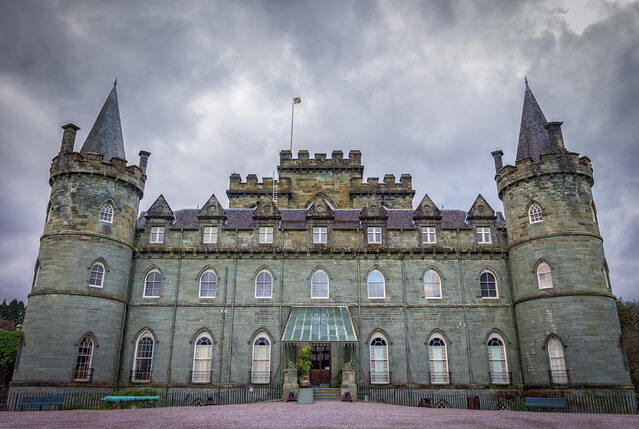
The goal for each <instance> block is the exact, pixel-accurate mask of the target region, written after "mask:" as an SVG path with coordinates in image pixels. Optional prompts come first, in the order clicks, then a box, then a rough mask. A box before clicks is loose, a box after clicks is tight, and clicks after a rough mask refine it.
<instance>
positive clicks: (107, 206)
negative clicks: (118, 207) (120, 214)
mask: <svg viewBox="0 0 639 429" xmlns="http://www.w3.org/2000/svg"><path fill="white" fill-rule="evenodd" d="M100 220H101V221H102V222H106V223H113V206H112V205H111V203H104V204H103V205H102V208H101V209H100Z"/></svg>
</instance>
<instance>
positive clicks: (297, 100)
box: [293, 97, 302, 104]
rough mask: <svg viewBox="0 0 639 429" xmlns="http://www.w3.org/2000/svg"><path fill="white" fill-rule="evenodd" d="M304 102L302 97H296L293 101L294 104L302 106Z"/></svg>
mask: <svg viewBox="0 0 639 429" xmlns="http://www.w3.org/2000/svg"><path fill="white" fill-rule="evenodd" d="M301 102H302V99H301V98H300V97H295V98H294V99H293V104H300V103H301Z"/></svg>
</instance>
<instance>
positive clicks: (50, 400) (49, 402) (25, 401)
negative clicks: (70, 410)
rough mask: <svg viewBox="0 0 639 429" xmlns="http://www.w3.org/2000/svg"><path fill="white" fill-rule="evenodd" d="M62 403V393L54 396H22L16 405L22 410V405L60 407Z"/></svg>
mask: <svg viewBox="0 0 639 429" xmlns="http://www.w3.org/2000/svg"><path fill="white" fill-rule="evenodd" d="M63 403H64V395H54V396H23V397H22V398H21V399H20V404H18V407H19V408H20V409H21V410H22V409H24V407H40V409H42V407H53V406H56V407H58V408H62V404H63Z"/></svg>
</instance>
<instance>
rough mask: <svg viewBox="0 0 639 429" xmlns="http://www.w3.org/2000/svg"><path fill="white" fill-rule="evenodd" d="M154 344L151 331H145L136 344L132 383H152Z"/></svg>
mask: <svg viewBox="0 0 639 429" xmlns="http://www.w3.org/2000/svg"><path fill="white" fill-rule="evenodd" d="M154 343H155V342H154V340H153V336H152V335H151V333H150V332H149V331H144V332H143V333H142V334H140V336H139V337H138V341H137V342H136V344H135V358H134V359H133V370H132V371H131V381H151V373H152V372H153V344H154Z"/></svg>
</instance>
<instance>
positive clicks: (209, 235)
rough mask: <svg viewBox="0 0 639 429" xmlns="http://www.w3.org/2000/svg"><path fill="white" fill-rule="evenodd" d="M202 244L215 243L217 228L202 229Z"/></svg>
mask: <svg viewBox="0 0 639 429" xmlns="http://www.w3.org/2000/svg"><path fill="white" fill-rule="evenodd" d="M202 243H204V244H215V243H217V226H206V227H204V235H203V236H202Z"/></svg>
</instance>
